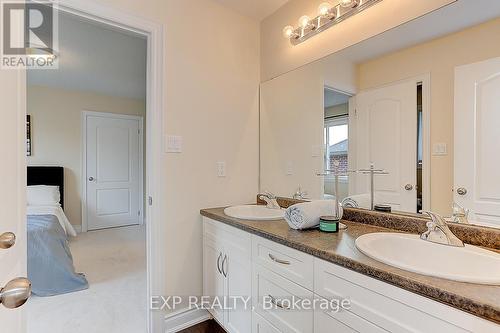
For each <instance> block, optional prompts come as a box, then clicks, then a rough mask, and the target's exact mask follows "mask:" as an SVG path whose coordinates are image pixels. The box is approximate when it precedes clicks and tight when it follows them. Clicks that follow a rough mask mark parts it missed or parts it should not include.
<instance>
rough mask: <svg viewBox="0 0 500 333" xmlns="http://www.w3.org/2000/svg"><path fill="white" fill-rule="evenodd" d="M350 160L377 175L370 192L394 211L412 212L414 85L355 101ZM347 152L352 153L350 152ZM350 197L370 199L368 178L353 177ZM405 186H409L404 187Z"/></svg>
mask: <svg viewBox="0 0 500 333" xmlns="http://www.w3.org/2000/svg"><path fill="white" fill-rule="evenodd" d="M354 100H355V103H356V106H355V111H354V114H351V116H350V118H351V119H350V128H349V158H350V159H351V161H350V167H351V168H353V169H366V168H369V167H370V163H374V165H375V168H376V169H384V170H386V171H387V172H388V173H389V174H388V175H380V176H375V184H374V185H375V186H374V190H375V192H377V194H378V196H379V197H380V200H381V201H383V202H384V203H386V204H390V205H391V206H392V207H393V209H394V210H399V211H405V212H416V211H417V191H416V183H417V83H416V82H415V81H414V80H410V81H407V82H402V83H397V84H392V85H389V86H385V87H383V88H378V89H374V90H370V91H366V92H361V93H360V94H358V95H357V96H356V98H355V99H354ZM351 148H352V150H351ZM351 178H354V183H353V188H352V189H353V191H354V193H350V194H365V193H366V194H367V193H369V182H370V177H369V176H368V175H363V174H355V175H353V176H351ZM407 185H408V186H407Z"/></svg>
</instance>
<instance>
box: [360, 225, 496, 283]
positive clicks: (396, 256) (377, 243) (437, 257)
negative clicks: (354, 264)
mask: <svg viewBox="0 0 500 333" xmlns="http://www.w3.org/2000/svg"><path fill="white" fill-rule="evenodd" d="M356 247H357V248H358V249H359V250H360V251H361V252H363V253H364V254H366V255H367V256H369V257H371V258H373V259H375V260H378V261H380V262H383V263H385V264H387V265H391V266H394V267H397V268H401V269H404V270H407V271H410V272H414V273H419V274H423V275H428V276H434V277H439V278H443V279H449V280H454V281H460V282H470V283H478V284H489V285H500V254H498V253H495V252H493V251H488V250H485V249H482V248H479V247H476V246H472V245H465V247H453V246H448V245H441V244H435V243H432V242H429V241H424V240H422V239H420V237H419V235H408V234H399V233H388V232H381V233H372V234H366V235H363V236H360V237H358V238H357V239H356Z"/></svg>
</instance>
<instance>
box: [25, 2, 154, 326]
mask: <svg viewBox="0 0 500 333" xmlns="http://www.w3.org/2000/svg"><path fill="white" fill-rule="evenodd" d="M58 19H59V48H60V50H59V51H58V53H57V57H58V61H59V68H58V69H54V70H44V71H42V70H30V71H28V78H27V114H28V115H29V119H30V141H29V144H30V154H29V156H27V164H28V169H27V199H28V200H27V201H28V202H27V204H28V207H27V215H28V216H27V230H28V278H29V279H30V281H31V282H32V286H33V296H32V297H31V299H30V300H29V302H28V304H27V311H26V312H27V322H28V323H27V332H28V333H49V332H50V333H66V332H74V333H78V332H82V333H83V332H85V333H87V332H111V331H117V332H118V331H119V332H125V333H127V332H130V333H132V332H133V333H136V332H137V333H141V332H144V333H145V332H147V327H148V304H147V266H146V265H147V251H146V249H147V237H146V227H147V226H146V224H147V222H148V221H147V220H146V219H147V216H146V215H147V214H146V213H145V212H146V200H145V198H146V195H145V183H146V179H147V175H146V173H147V172H146V171H147V170H148V169H147V165H146V161H147V160H146V158H145V156H146V155H147V154H146V150H147V146H146V144H145V143H146V133H147V128H146V124H147V122H146V118H147V114H146V110H147V105H146V100H147V97H146V96H147V84H146V79H147V63H148V56H147V55H148V40H147V37H146V36H145V35H142V34H139V33H135V32H132V31H129V30H125V29H121V28H119V27H117V26H111V25H108V24H105V23H102V22H98V21H93V20H91V19H89V18H83V17H80V16H78V15H73V14H70V13H68V12H65V11H59V18H58ZM117 305H119V306H117Z"/></svg>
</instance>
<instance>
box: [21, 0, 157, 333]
mask: <svg viewBox="0 0 500 333" xmlns="http://www.w3.org/2000/svg"><path fill="white" fill-rule="evenodd" d="M35 1H36V0H35ZM57 4H58V10H59V11H64V12H67V13H70V14H73V15H76V16H79V17H81V18H84V19H88V20H91V21H94V22H100V23H104V24H107V25H110V26H114V27H117V28H120V29H123V30H127V31H130V32H133V33H135V34H139V35H142V36H144V37H146V38H147V48H148V50H147V77H146V84H147V89H146V128H147V131H146V147H147V149H146V169H147V170H146V175H147V178H146V193H147V197H148V204H147V206H146V212H145V214H147V216H148V222H149V223H146V257H147V263H146V267H147V269H146V270H147V295H146V297H147V300H148V301H147V303H146V301H145V304H144V305H145V306H148V315H147V320H146V321H147V322H146V323H145V325H147V330H148V332H149V333H153V332H160V331H163V329H164V322H165V314H164V312H163V311H152V310H151V307H150V301H149V300H150V299H151V297H152V296H153V295H166V283H165V280H166V271H165V269H164V265H165V260H164V257H163V254H164V253H165V248H166V244H165V242H164V240H163V236H162V235H163V234H164V231H163V227H162V224H163V223H161V222H163V220H164V216H165V215H164V213H165V212H164V210H163V209H162V208H161V205H159V204H156V203H160V202H162V201H163V199H164V194H163V191H162V184H163V183H162V182H163V178H164V177H163V174H162V170H163V164H162V163H163V151H162V147H163V144H162V142H163V139H162V138H163V128H164V127H163V126H164V125H163V110H164V91H163V88H164V84H163V80H164V79H163V73H164V61H165V58H164V54H165V52H166V51H165V48H164V47H165V42H164V35H165V25H164V24H163V23H160V22H155V21H151V20H147V19H144V18H142V17H140V16H136V15H133V14H130V13H128V12H125V11H122V10H120V9H117V8H116V7H111V6H110V5H103V4H100V3H98V2H96V1H95V0H58V1H57ZM20 75H21V76H22V78H21V79H20V81H19V84H20V85H19V94H20V97H22V96H26V91H27V85H26V78H25V74H24V75H22V73H20ZM23 83H24V84H23ZM20 105H21V106H22V107H21V108H20V115H19V116H20V119H22V121H21V120H20V121H19V129H18V132H19V133H20V135H21V134H25V131H26V107H25V103H24V102H23V103H21V104H20ZM24 138H25V136H24ZM24 138H22V140H21V141H20V148H22V150H20V151H22V154H23V155H22V156H21V155H20V156H21V160H22V161H21V162H20V164H19V165H20V167H24V168H26V167H27V160H26V158H25V154H26V153H25V149H26V147H25V144H24V142H25V139H24ZM19 184H23V186H25V184H26V175H25V173H22V172H21V173H19ZM21 192H23V191H21ZM24 192H25V191H24ZM24 192H23V193H24ZM19 202H20V205H21V206H22V210H24V209H25V208H24V207H25V206H26V197H25V196H24V195H23V196H22V197H20V200H19Z"/></svg>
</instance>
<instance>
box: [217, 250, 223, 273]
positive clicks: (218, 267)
mask: <svg viewBox="0 0 500 333" xmlns="http://www.w3.org/2000/svg"><path fill="white" fill-rule="evenodd" d="M221 257H222V252H220V253H219V257H218V258H217V270H218V271H219V274H222V271H221V269H220V258H221Z"/></svg>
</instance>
